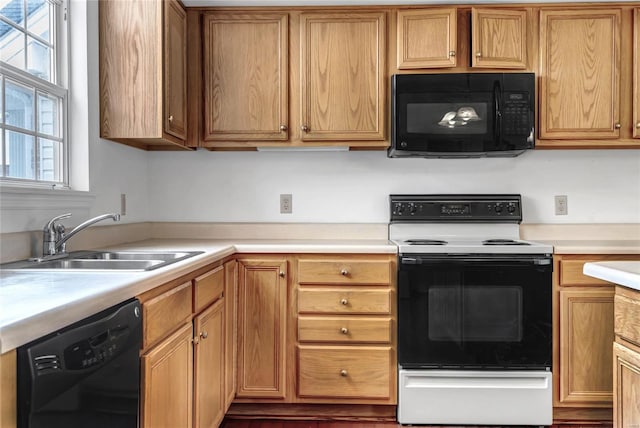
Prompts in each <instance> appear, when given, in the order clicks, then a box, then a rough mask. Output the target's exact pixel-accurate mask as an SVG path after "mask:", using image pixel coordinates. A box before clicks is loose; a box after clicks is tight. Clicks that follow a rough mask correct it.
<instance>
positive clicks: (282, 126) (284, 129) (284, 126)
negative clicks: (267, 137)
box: [280, 125, 288, 132]
mask: <svg viewBox="0 0 640 428" xmlns="http://www.w3.org/2000/svg"><path fill="white" fill-rule="evenodd" d="M287 129H288V128H287V125H280V130H281V131H282V132H284V131H286V130H287Z"/></svg>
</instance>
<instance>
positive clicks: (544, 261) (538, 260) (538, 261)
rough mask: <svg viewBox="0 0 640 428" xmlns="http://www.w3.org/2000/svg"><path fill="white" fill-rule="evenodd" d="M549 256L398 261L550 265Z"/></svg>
mask: <svg viewBox="0 0 640 428" xmlns="http://www.w3.org/2000/svg"><path fill="white" fill-rule="evenodd" d="M551 262H552V259H551V258H550V257H522V256H516V257H476V256H464V257H455V256H444V257H401V258H400V263H401V264H403V265H443V264H455V265H462V264H469V263H494V264H495V263H501V264H503V263H507V264H512V265H523V264H525V265H536V266H548V265H551Z"/></svg>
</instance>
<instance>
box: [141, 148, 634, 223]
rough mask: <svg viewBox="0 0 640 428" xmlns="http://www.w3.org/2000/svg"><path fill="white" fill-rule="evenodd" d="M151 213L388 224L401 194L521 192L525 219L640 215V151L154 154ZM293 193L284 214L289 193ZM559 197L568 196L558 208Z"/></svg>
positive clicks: (163, 217) (623, 219) (617, 219)
mask: <svg viewBox="0 0 640 428" xmlns="http://www.w3.org/2000/svg"><path fill="white" fill-rule="evenodd" d="M148 173H149V182H148V183H149V201H148V206H149V210H148V212H149V218H148V220H149V221H194V222H320V223H354V222H365V223H380V222H387V221H388V216H389V214H388V195H389V194H391V193H520V194H522V196H523V201H524V202H523V204H524V222H525V223H638V222H640V151H638V150H579V151H565V150H563V151H558V150H556V151H549V150H537V151H531V152H527V153H525V154H523V155H522V156H520V157H516V158H497V159H389V158H387V157H386V153H385V152H382V151H380V152H362V151H360V152H358V151H354V152H291V151H282V152H273V151H272V152H207V151H202V150H200V151H197V152H192V153H158V152H156V153H149V165H148ZM280 194H292V195H293V201H292V202H293V203H292V205H293V213H292V214H280V211H279V208H280V207H279V201H280V198H279V195H280ZM554 195H567V197H568V215H565V216H556V215H555V213H554Z"/></svg>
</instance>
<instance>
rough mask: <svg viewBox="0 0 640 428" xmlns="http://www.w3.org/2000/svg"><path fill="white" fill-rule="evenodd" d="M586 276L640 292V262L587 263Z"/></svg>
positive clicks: (584, 268) (585, 267)
mask: <svg viewBox="0 0 640 428" xmlns="http://www.w3.org/2000/svg"><path fill="white" fill-rule="evenodd" d="M582 271H583V273H584V274H585V275H589V276H592V277H594V278H598V279H602V280H604V281H609V282H613V283H615V284H619V285H624V286H625V287H629V288H633V289H634V290H638V291H640V261H611V262H592V263H585V264H584V267H583V269H582Z"/></svg>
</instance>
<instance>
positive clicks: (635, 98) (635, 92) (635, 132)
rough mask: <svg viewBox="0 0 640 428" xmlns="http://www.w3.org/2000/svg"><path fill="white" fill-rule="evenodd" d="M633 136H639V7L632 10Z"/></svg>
mask: <svg viewBox="0 0 640 428" xmlns="http://www.w3.org/2000/svg"><path fill="white" fill-rule="evenodd" d="M633 70H634V74H633V137H634V138H640V7H639V8H635V9H634V10H633Z"/></svg>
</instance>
